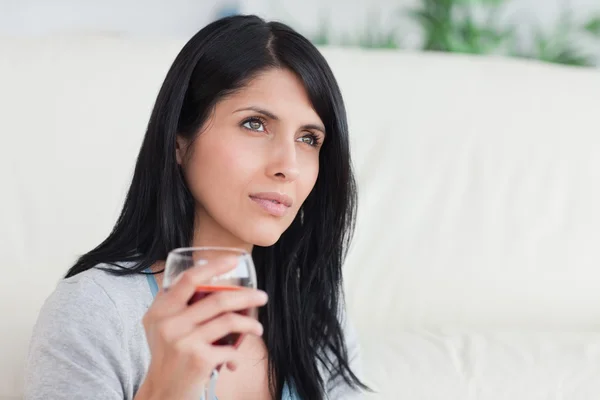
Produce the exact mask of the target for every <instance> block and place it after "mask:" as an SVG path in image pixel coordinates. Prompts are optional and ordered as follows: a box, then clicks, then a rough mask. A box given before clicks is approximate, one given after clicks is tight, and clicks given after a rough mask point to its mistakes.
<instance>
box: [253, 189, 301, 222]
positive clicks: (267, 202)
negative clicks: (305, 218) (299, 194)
mask: <svg viewBox="0 0 600 400" xmlns="http://www.w3.org/2000/svg"><path fill="white" fill-rule="evenodd" d="M250 199H251V200H252V201H254V203H256V204H257V205H258V206H260V207H261V208H262V209H263V211H265V212H267V213H268V214H271V215H273V216H275V217H283V216H284V215H286V214H287V212H288V210H289V208H290V207H291V206H292V205H293V203H294V201H293V200H292V198H291V197H290V196H288V195H286V194H282V193H276V192H261V193H253V194H251V195H250Z"/></svg>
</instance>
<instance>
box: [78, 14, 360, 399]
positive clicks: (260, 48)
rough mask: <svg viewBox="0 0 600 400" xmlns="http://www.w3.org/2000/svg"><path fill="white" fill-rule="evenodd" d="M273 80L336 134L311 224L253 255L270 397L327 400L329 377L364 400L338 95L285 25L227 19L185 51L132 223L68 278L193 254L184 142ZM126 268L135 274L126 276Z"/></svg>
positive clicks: (123, 224)
mask: <svg viewBox="0 0 600 400" xmlns="http://www.w3.org/2000/svg"><path fill="white" fill-rule="evenodd" d="M269 68H285V69H288V70H290V71H292V72H294V73H295V74H296V75H297V76H298V78H299V79H300V80H301V82H302V83H303V85H304V88H305V89H306V92H307V93H308V96H309V99H310V101H311V103H312V106H313V107H314V109H315V111H316V113H317V114H318V115H319V117H320V118H321V121H323V123H324V124H325V128H326V132H327V138H326V140H325V141H324V143H323V145H322V148H321V151H320V156H319V157H320V159H319V162H320V171H319V175H318V178H317V181H316V183H315V186H314V188H313V190H312V192H311V193H310V194H309V196H308V197H307V199H306V201H305V203H304V204H303V206H302V209H301V212H300V213H299V214H298V216H297V217H296V218H295V220H294V221H293V222H292V224H291V226H290V227H289V228H288V229H287V230H286V231H285V232H284V233H283V234H282V236H281V237H280V239H279V241H278V242H277V243H275V244H274V245H273V246H269V247H258V246H255V247H254V249H253V253H252V256H253V258H254V261H255V264H256V269H257V275H258V282H259V287H260V288H261V289H263V290H265V291H266V292H267V293H268V294H269V297H270V301H269V304H268V306H266V307H264V308H263V309H261V312H260V315H259V319H260V322H261V323H262V324H263V325H264V327H265V333H264V340H265V343H266V346H267V349H268V354H269V356H268V357H269V359H268V361H269V388H270V391H271V394H272V395H273V396H275V398H279V397H281V393H282V388H283V384H284V383H285V382H292V383H293V384H294V386H295V387H296V390H297V391H298V394H299V395H300V396H301V397H302V398H303V399H310V400H320V399H323V396H324V393H325V391H326V390H327V387H326V386H327V383H328V382H324V381H323V379H322V377H321V375H320V374H319V368H325V369H326V370H327V371H329V373H330V374H331V376H332V378H334V379H335V380H336V381H337V382H342V383H343V382H345V383H346V384H348V385H350V386H351V387H353V388H365V386H364V385H363V384H362V383H361V381H360V380H359V379H358V378H357V376H356V375H355V374H354V373H353V372H352V370H351V368H350V366H349V359H348V351H347V348H346V344H345V340H344V332H343V329H342V322H341V318H342V316H341V314H342V312H341V310H342V309H343V292H342V263H343V261H344V258H345V256H346V250H347V248H348V244H349V241H350V238H351V236H352V232H353V229H354V221H355V213H356V186H355V181H354V175H353V172H352V166H351V160H350V149H349V140H348V127H347V121H346V111H345V108H344V104H343V101H342V96H341V93H340V89H339V87H338V84H337V82H336V80H335V78H334V76H333V73H332V72H331V70H330V68H329V66H328V64H327V62H326V61H325V59H324V57H323V56H322V55H321V54H320V53H319V51H318V50H317V49H316V48H315V47H314V46H313V45H312V44H311V43H310V42H309V41H308V40H307V39H306V38H304V37H303V36H302V35H300V34H298V33H297V32H295V31H294V30H293V29H291V28H290V27H288V26H286V25H284V24H282V23H278V22H265V21H264V20H262V19H260V18H258V17H256V16H232V17H227V18H223V19H220V20H218V21H215V22H213V23H211V24H209V25H207V26H206V27H205V28H203V29H202V30H200V31H199V32H198V33H197V34H196V35H195V36H194V37H192V39H190V40H189V42H188V43H187V44H186V45H185V46H184V47H183V49H182V50H181V52H180V53H179V54H178V56H177V57H176V59H175V61H174V62H173V65H172V66H171V68H170V70H169V71H168V73H167V76H166V78H165V80H164V83H163V85H162V88H161V89H160V92H159V94H158V97H157V99H156V103H155V105H154V109H153V111H152V114H151V117H150V121H149V123H148V127H147V131H146V135H145V137H144V140H143V143H142V146H141V149H140V152H139V155H138V159H137V163H136V167H135V171H134V175H133V179H132V182H131V186H130V188H129V192H128V193H127V196H126V199H125V204H124V205H123V210H122V212H121V215H120V216H119V218H118V220H117V222H116V224H115V226H114V228H113V230H112V232H111V233H110V235H109V236H108V238H106V240H104V242H102V243H101V244H100V245H99V246H98V247H96V248H95V249H93V250H92V251H90V252H89V253H87V254H85V255H83V256H82V257H80V258H79V259H78V261H77V263H76V264H75V265H74V266H73V267H72V268H71V269H70V270H69V271H68V273H67V275H66V276H67V277H70V276H73V275H76V274H78V273H80V272H83V271H86V270H88V269H90V268H95V267H97V266H98V265H99V264H101V263H105V264H113V265H115V266H116V267H117V268H116V269H111V271H112V272H113V273H115V274H120V275H128V274H140V273H144V269H146V268H148V267H150V266H151V265H152V264H154V263H155V262H157V261H159V260H165V259H166V257H167V254H168V252H169V251H170V250H172V249H174V248H177V247H185V246H190V245H191V244H192V243H191V242H192V238H193V230H194V199H193V197H192V195H191V193H190V191H189V190H188V188H187V186H186V183H185V181H184V179H183V175H182V173H181V170H180V168H179V165H178V164H177V161H176V156H175V147H176V136H177V135H182V136H183V137H186V138H188V139H193V138H194V137H195V135H197V134H198V132H199V130H200V128H201V127H202V126H203V124H204V123H205V122H206V121H207V118H208V117H209V116H210V113H211V111H212V110H213V109H214V106H215V104H216V103H217V101H218V100H219V99H221V98H223V96H225V95H227V94H230V93H233V92H235V91H236V90H239V89H240V88H243V87H244V85H245V84H247V83H248V82H249V81H250V80H251V79H252V78H253V77H255V76H256V75H257V74H258V73H260V72H263V71H265V70H267V69H269ZM126 261H133V262H134V263H133V265H134V267H129V268H125V267H122V266H121V267H120V265H122V263H123V262H126ZM340 378H341V379H340Z"/></svg>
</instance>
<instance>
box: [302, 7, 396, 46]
mask: <svg viewBox="0 0 600 400" xmlns="http://www.w3.org/2000/svg"><path fill="white" fill-rule="evenodd" d="M380 26H381V24H380V21H379V16H378V13H376V12H373V11H372V12H370V13H369V17H368V18H367V23H366V26H365V28H363V30H362V31H359V32H358V33H355V34H353V35H349V34H347V33H346V34H342V35H341V37H340V39H338V40H333V38H332V35H331V30H330V28H329V27H330V23H329V18H324V17H322V18H321V22H320V24H319V28H318V29H317V32H316V33H315V34H314V35H312V36H311V37H310V40H311V42H313V43H314V44H315V45H319V46H326V45H332V44H335V45H339V46H345V47H362V48H369V49H397V48H399V47H400V44H399V43H398V39H397V35H396V30H395V29H388V30H387V31H384V32H382V31H381V30H380V29H379V27H380Z"/></svg>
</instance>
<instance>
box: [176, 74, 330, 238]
mask: <svg viewBox="0 0 600 400" xmlns="http://www.w3.org/2000/svg"><path fill="white" fill-rule="evenodd" d="M324 139H325V128H324V126H323V122H322V121H321V119H320V118H319V116H318V115H317V113H316V112H315V111H314V110H313V108H312V105H311V103H310V101H309V99H308V96H307V94H306V91H305V90H304V87H303V85H302V83H301V82H300V80H299V79H298V78H297V77H296V76H295V75H294V74H293V73H292V72H290V71H288V70H285V69H269V70H267V71H265V72H263V73H261V74H260V75H258V76H257V77H256V78H255V79H253V80H252V81H250V83H249V84H248V85H247V86H246V87H245V88H243V89H241V90H239V91H237V92H236V93H234V94H232V95H229V96H226V97H225V98H223V99H222V100H221V101H220V102H218V103H217V105H216V107H215V110H214V112H213V114H212V115H211V117H210V118H208V120H207V122H206V124H205V126H203V127H202V128H201V131H200V134H199V135H198V136H197V138H196V139H195V140H193V141H191V142H190V143H187V142H186V141H185V140H183V139H181V138H179V139H178V148H177V160H178V162H179V164H180V165H181V166H182V168H183V171H184V175H185V178H186V181H187V184H188V187H189V189H190V191H191V193H192V195H193V196H194V199H195V200H196V221H195V222H196V233H195V237H194V243H193V244H194V245H218V246H235V247H245V248H247V249H249V248H251V246H252V245H259V246H270V245H272V244H274V243H275V242H276V241H277V240H278V239H279V237H280V236H281V234H282V233H283V232H284V231H285V230H286V229H287V228H288V227H289V226H290V224H291V223H292V221H293V220H294V218H295V217H296V214H297V213H298V210H299V209H300V207H301V206H302V203H303V202H304V200H306V197H307V196H308V195H309V193H310V192H311V190H312V189H313V187H314V185H315V181H316V180H317V175H318V173H319V151H320V148H321V144H322V143H323V140H324Z"/></svg>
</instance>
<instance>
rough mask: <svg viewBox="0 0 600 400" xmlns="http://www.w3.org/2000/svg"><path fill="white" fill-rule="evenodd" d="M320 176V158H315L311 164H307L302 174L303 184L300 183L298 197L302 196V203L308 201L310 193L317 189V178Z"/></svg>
mask: <svg viewBox="0 0 600 400" xmlns="http://www.w3.org/2000/svg"><path fill="white" fill-rule="evenodd" d="M318 176H319V158H318V156H317V157H316V158H314V157H313V159H311V160H310V162H308V163H306V164H305V168H304V171H303V174H302V182H301V183H300V187H299V188H298V189H299V193H298V195H301V196H302V202H304V200H306V198H307V197H308V195H309V194H310V192H311V191H312V190H313V188H314V187H315V183H316V182H317V178H318Z"/></svg>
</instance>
